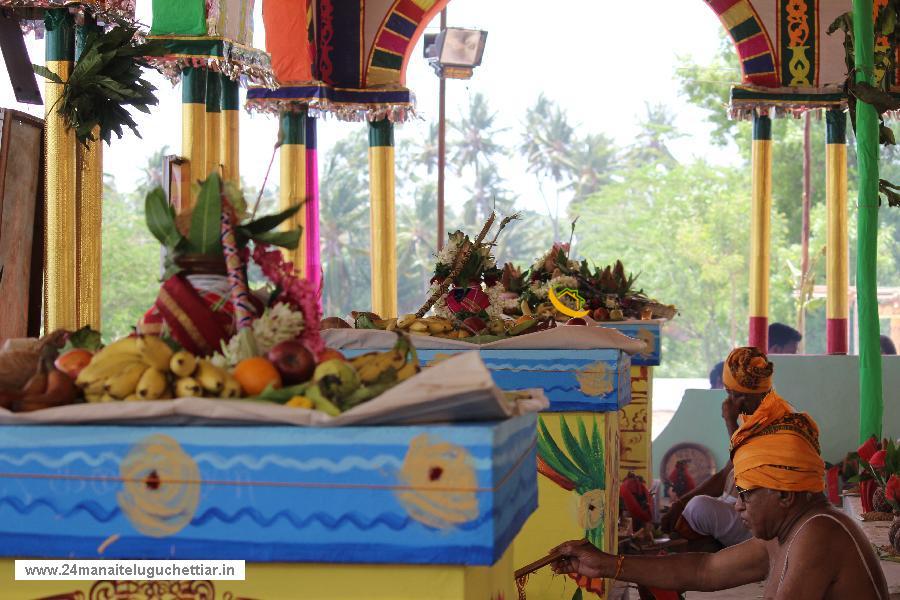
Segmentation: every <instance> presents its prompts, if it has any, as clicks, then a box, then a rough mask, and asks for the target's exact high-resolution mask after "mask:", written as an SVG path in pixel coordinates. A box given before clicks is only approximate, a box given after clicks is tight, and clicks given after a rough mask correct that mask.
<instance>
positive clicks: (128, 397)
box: [123, 394, 141, 402]
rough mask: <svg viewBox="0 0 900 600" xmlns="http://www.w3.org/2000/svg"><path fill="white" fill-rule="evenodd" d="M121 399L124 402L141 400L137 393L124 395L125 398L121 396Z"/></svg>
mask: <svg viewBox="0 0 900 600" xmlns="http://www.w3.org/2000/svg"><path fill="white" fill-rule="evenodd" d="M123 400H124V401H125V402H135V401H138V400H141V397H140V396H138V395H137V394H131V395H129V396H126V397H125V398H123Z"/></svg>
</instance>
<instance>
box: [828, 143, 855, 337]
mask: <svg viewBox="0 0 900 600" xmlns="http://www.w3.org/2000/svg"><path fill="white" fill-rule="evenodd" d="M825 164H826V165H827V167H826V170H825V205H826V212H827V213H828V221H827V228H828V229H827V239H828V242H827V244H826V245H825V252H826V257H825V262H826V269H825V271H826V272H825V280H826V282H827V283H828V297H827V300H826V304H825V312H826V316H827V317H828V318H829V319H846V318H848V317H849V315H850V302H849V300H848V295H849V294H848V286H849V284H850V255H849V252H848V249H849V247H850V241H849V234H848V217H847V145H846V144H827V145H826V146H825Z"/></svg>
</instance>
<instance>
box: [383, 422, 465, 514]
mask: <svg viewBox="0 0 900 600" xmlns="http://www.w3.org/2000/svg"><path fill="white" fill-rule="evenodd" d="M398 478H399V480H400V483H401V485H403V486H404V488H406V489H401V490H398V491H397V492H396V495H397V500H398V501H399V502H400V504H401V505H402V506H403V508H404V510H406V512H407V513H408V514H409V516H410V517H412V518H413V519H415V520H416V521H419V522H420V523H424V524H425V525H428V526H429V527H434V528H435V529H449V528H451V527H453V526H455V525H460V524H462V523H467V522H469V521H473V520H475V519H476V518H478V496H477V495H476V488H477V487H478V478H477V477H476V474H475V468H474V467H473V466H472V460H471V457H470V455H469V453H468V451H466V449H465V448H462V447H461V446H456V445H454V444H450V443H448V442H443V441H439V440H432V439H431V437H430V436H429V435H428V434H425V433H423V434H422V435H419V436H417V437H415V438H413V440H412V441H411V442H410V444H409V450H407V452H406V457H405V458H404V459H403V467H402V468H401V469H400V473H399V476H398Z"/></svg>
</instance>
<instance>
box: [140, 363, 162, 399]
mask: <svg viewBox="0 0 900 600" xmlns="http://www.w3.org/2000/svg"><path fill="white" fill-rule="evenodd" d="M167 383H168V382H167V381H166V375H165V373H163V372H162V371H160V370H159V369H154V368H152V367H151V368H149V369H147V370H146V371H144V374H143V375H141V379H140V381H138V384H137V395H138V396H140V398H141V400H157V399H159V398H160V397H162V395H163V394H164V393H165V391H166V384H167Z"/></svg>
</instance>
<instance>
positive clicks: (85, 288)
mask: <svg viewBox="0 0 900 600" xmlns="http://www.w3.org/2000/svg"><path fill="white" fill-rule="evenodd" d="M96 29H97V24H96V21H94V19H93V18H91V17H90V15H85V22H84V25H82V26H81V27H79V28H78V31H77V35H76V38H75V57H76V61H77V60H78V59H79V58H80V57H81V53H82V51H83V49H84V41H85V36H87V34H88V33H90V32H91V31H92V30H96ZM92 133H93V135H94V139H95V141H93V142H88V144H87V146H84V145H82V144H79V143H77V142H76V144H75V145H76V164H77V175H76V198H77V200H76V202H77V205H76V213H77V215H76V222H75V227H76V239H77V245H76V247H75V264H76V268H75V279H76V283H75V285H76V288H77V294H78V295H77V308H76V310H77V313H78V314H77V319H78V326H79V327H83V326H85V325H90V326H91V327H92V328H94V329H96V330H98V331H99V330H100V294H101V279H102V272H101V259H102V254H103V243H102V239H103V233H102V229H103V228H102V224H103V142H102V140H101V139H100V126H99V125H98V126H97V127H95V128H94V131H93V132H92Z"/></svg>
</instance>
